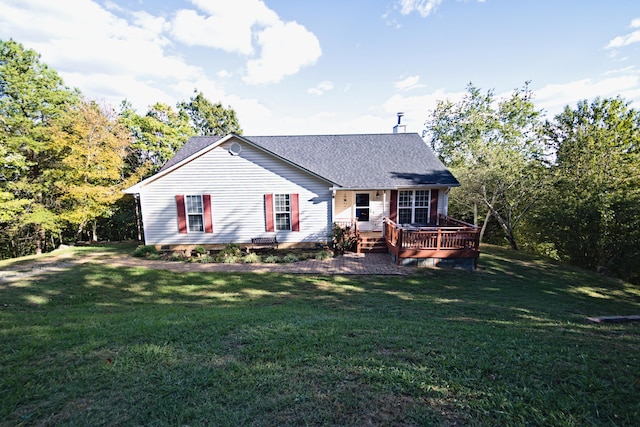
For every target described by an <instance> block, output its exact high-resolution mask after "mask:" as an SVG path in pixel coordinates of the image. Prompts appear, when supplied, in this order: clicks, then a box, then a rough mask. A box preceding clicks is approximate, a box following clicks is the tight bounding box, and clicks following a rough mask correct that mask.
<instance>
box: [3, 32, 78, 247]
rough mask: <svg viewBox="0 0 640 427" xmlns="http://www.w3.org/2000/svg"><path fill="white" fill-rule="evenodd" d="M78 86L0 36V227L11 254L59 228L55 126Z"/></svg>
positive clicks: (72, 101) (75, 96)
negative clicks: (68, 83)
mask: <svg viewBox="0 0 640 427" xmlns="http://www.w3.org/2000/svg"><path fill="white" fill-rule="evenodd" d="M77 101H78V92H77V91H75V90H71V89H69V88H67V87H66V86H64V84H63V81H62V79H61V78H60V76H58V74H57V73H56V72H55V71H54V70H53V69H51V68H49V67H48V66H47V65H46V64H43V63H41V62H40V55H38V54H37V53H36V52H35V51H33V50H30V49H24V48H23V46H22V45H21V44H20V43H17V42H15V41H13V40H8V41H2V40H0V146H1V147H2V148H1V149H0V150H1V151H2V153H1V154H2V166H1V168H0V198H2V200H3V202H4V203H3V208H4V209H5V215H3V217H9V218H10V220H9V221H6V220H3V219H2V217H0V232H1V233H2V234H3V237H4V239H3V242H6V244H7V245H8V246H9V248H5V250H8V252H10V253H11V254H13V255H16V256H17V255H22V254H23V253H25V252H29V251H31V250H34V251H35V252H36V253H40V252H42V251H43V250H44V246H45V242H46V234H47V233H51V232H53V233H57V232H59V231H60V226H61V225H60V221H59V218H58V217H57V214H56V212H55V211H56V205H57V194H56V192H55V188H54V177H55V175H56V171H57V168H58V165H59V161H60V156H61V155H62V153H61V152H60V151H59V150H58V146H57V145H56V144H55V139H56V138H57V137H58V136H59V135H60V134H59V132H57V130H56V129H58V128H59V121H60V120H61V118H62V117H63V115H64V112H65V109H66V108H68V107H69V106H72V105H74V104H76V103H77Z"/></svg>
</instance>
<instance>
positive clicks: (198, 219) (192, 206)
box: [184, 195, 204, 232]
mask: <svg viewBox="0 0 640 427" xmlns="http://www.w3.org/2000/svg"><path fill="white" fill-rule="evenodd" d="M184 202H185V205H186V212H187V228H188V230H189V232H198V231H200V232H202V231H204V209H203V204H202V196H200V195H198V196H186V197H185V200H184Z"/></svg>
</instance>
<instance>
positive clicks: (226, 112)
mask: <svg viewBox="0 0 640 427" xmlns="http://www.w3.org/2000/svg"><path fill="white" fill-rule="evenodd" d="M195 92H197V91H195ZM178 109H179V110H180V111H182V112H185V113H186V114H187V115H188V116H189V118H190V119H191V125H192V126H193V128H194V129H195V131H196V133H197V134H198V135H203V136H210V135H220V136H224V135H227V134H230V133H235V134H237V135H242V129H241V128H240V124H239V123H238V119H237V117H236V112H235V111H234V110H233V109H231V107H229V108H224V107H223V106H222V104H221V103H217V104H213V103H212V102H211V101H209V100H208V99H207V98H205V97H204V94H203V93H202V92H197V95H196V96H192V97H191V98H190V99H189V102H181V103H179V104H178Z"/></svg>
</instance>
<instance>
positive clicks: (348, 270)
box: [93, 253, 414, 276]
mask: <svg viewBox="0 0 640 427" xmlns="http://www.w3.org/2000/svg"><path fill="white" fill-rule="evenodd" d="M93 261H94V262H104V263H105V264H109V265H116V266H123V267H125V266H126V267H146V268H155V269H159V270H171V271H183V272H196V271H197V272H206V271H210V272H225V273H234V272H249V273H285V274H329V275H334V274H336V275H350V274H360V275H396V276H397V275H400V276H404V275H408V274H411V273H413V272H414V268H412V267H400V266H397V265H395V264H394V263H393V262H392V260H391V255H388V254H376V253H371V254H353V253H348V254H345V255H342V256H338V257H334V258H330V259H326V260H315V259H313V260H306V261H300V262H293V263H287V264H266V263H259V264H240V263H238V264H222V263H211V264H198V263H185V262H177V261H155V260H146V259H140V258H134V257H130V256H118V257H109V258H105V259H99V258H98V259H95V260H93Z"/></svg>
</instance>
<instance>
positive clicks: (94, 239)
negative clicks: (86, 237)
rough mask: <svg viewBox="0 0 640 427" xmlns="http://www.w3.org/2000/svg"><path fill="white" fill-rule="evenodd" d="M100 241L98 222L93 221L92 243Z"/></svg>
mask: <svg viewBox="0 0 640 427" xmlns="http://www.w3.org/2000/svg"><path fill="white" fill-rule="evenodd" d="M97 241H98V220H95V219H94V220H93V223H92V224H91V242H97Z"/></svg>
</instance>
